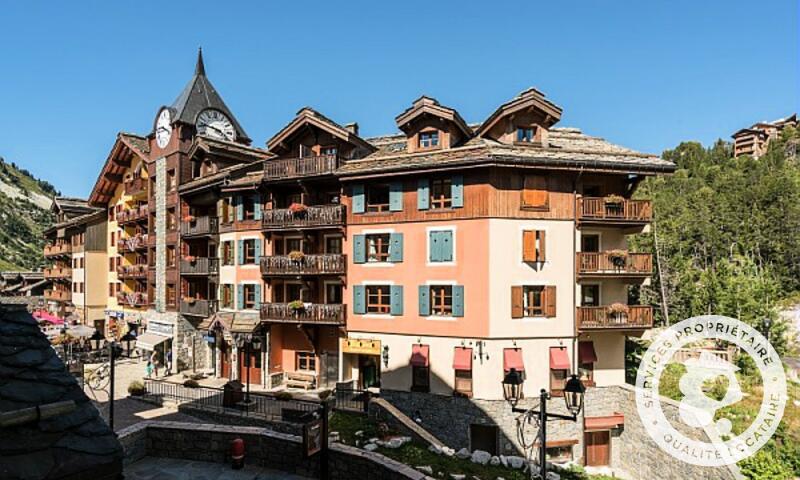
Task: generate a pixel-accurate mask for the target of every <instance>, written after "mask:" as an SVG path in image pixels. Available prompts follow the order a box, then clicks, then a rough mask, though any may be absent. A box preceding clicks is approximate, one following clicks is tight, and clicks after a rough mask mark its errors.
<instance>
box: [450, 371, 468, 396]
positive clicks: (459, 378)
mask: <svg viewBox="0 0 800 480" xmlns="http://www.w3.org/2000/svg"><path fill="white" fill-rule="evenodd" d="M454 390H455V392H456V393H457V394H459V395H462V396H465V397H472V370H456V383H455V389H454Z"/></svg>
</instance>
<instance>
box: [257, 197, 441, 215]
mask: <svg viewBox="0 0 800 480" xmlns="http://www.w3.org/2000/svg"><path fill="white" fill-rule="evenodd" d="M253 205H254V206H255V209H256V210H255V212H254V215H253V218H254V219H255V220H261V213H262V212H261V194H259V193H256V194H255V195H253ZM454 205H455V203H454Z"/></svg>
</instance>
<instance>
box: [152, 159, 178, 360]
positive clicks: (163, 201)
mask: <svg viewBox="0 0 800 480" xmlns="http://www.w3.org/2000/svg"><path fill="white" fill-rule="evenodd" d="M166 177H167V159H166V158H164V157H161V158H159V159H157V160H156V181H155V189H156V191H155V201H156V225H155V230H156V292H155V295H156V298H155V302H153V303H154V304H155V308H156V311H157V312H159V313H163V312H165V311H166V310H167V183H166V181H165V180H166ZM175 353H176V352H173V357H175V356H176V355H175Z"/></svg>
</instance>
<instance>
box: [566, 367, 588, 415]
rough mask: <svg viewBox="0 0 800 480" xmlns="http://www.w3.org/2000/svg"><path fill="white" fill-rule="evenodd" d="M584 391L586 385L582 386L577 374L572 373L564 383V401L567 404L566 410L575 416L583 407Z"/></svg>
mask: <svg viewBox="0 0 800 480" xmlns="http://www.w3.org/2000/svg"><path fill="white" fill-rule="evenodd" d="M585 393H586V387H584V386H583V383H582V382H581V381H580V379H579V378H578V376H577V375H575V374H574V373H573V374H572V376H570V377H569V380H567V383H566V384H565V385H564V402H566V404H567V410H568V411H569V412H570V413H571V414H572V415H574V416H576V417H577V416H578V414H579V413H581V410H582V409H583V396H584V394H585Z"/></svg>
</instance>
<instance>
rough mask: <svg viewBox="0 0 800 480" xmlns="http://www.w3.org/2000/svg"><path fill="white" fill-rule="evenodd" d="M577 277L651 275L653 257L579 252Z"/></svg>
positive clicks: (621, 253) (627, 253)
mask: <svg viewBox="0 0 800 480" xmlns="http://www.w3.org/2000/svg"><path fill="white" fill-rule="evenodd" d="M576 264H577V266H578V274H579V275H603V276H605V275H608V276H615V275H616V276H620V275H638V276H649V275H651V274H652V273H653V256H652V254H649V253H629V252H614V251H610V252H579V253H578V254H577V258H576Z"/></svg>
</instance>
